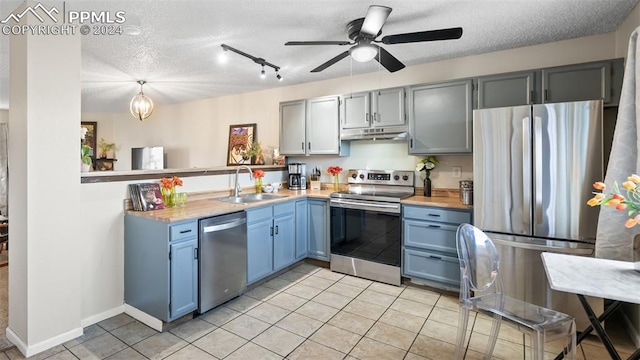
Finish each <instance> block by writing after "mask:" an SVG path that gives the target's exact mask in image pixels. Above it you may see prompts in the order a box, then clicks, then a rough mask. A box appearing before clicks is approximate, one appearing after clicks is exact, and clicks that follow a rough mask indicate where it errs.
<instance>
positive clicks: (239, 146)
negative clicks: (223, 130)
mask: <svg viewBox="0 0 640 360" xmlns="http://www.w3.org/2000/svg"><path fill="white" fill-rule="evenodd" d="M254 141H256V124H242V125H231V126H229V147H228V153H227V166H232V165H247V164H251V159H252V157H251V156H248V155H247V150H249V144H251V143H253V142H254Z"/></svg>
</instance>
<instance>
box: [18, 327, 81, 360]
mask: <svg viewBox="0 0 640 360" xmlns="http://www.w3.org/2000/svg"><path fill="white" fill-rule="evenodd" d="M81 335H82V328H81V327H79V328H75V329H73V330H69V331H67V332H65V333H63V334H60V335H58V336H54V337H52V338H49V339H47V340H45V341H42V342H39V343H37V344H34V345H30V346H29V345H27V344H25V343H24V341H22V339H20V337H19V336H18V335H17V334H16V333H15V332H13V330H11V328H7V334H6V336H7V339H9V341H11V342H12V343H13V344H14V345H15V346H16V347H17V348H18V350H20V352H21V353H22V354H23V355H24V356H25V357H27V358H28V357H30V356H33V355H35V354H38V353H41V352H43V351H45V350H48V349H51V348H52V347H54V346H58V345H60V344H63V343H65V342H67V341H69V340H73V339H75V338H77V337H78V336H81Z"/></svg>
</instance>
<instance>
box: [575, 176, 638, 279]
mask: <svg viewBox="0 0 640 360" xmlns="http://www.w3.org/2000/svg"><path fill="white" fill-rule="evenodd" d="M593 188H594V189H596V190H597V191H594V192H593V195H594V196H593V197H592V198H591V199H589V201H587V205H589V206H601V205H604V206H609V207H613V208H615V209H616V210H618V211H626V212H627V217H628V219H627V221H626V222H625V223H624V226H625V227H626V228H627V229H631V228H633V227H634V226H636V225H638V224H640V176H639V175H637V174H631V175H630V176H629V177H627V181H625V182H623V183H622V188H623V189H624V191H622V189H620V186H618V182H617V181H614V182H613V186H612V187H611V188H612V191H610V192H609V193H605V190H606V189H607V185H606V184H605V183H603V182H601V181H597V182H595V183H593ZM632 251H633V256H632V259H633V262H634V268H635V269H636V270H637V271H640V234H636V235H635V236H634V238H633V244H632Z"/></svg>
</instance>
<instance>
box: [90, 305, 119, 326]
mask: <svg viewBox="0 0 640 360" xmlns="http://www.w3.org/2000/svg"><path fill="white" fill-rule="evenodd" d="M123 312H124V304H122V305H120V306H117V307H115V308H113V309H110V310H107V311H105V312H103V313H100V314H97V315H93V316H90V317H88V318H86V319H82V320H80V325H81V326H82V327H83V328H86V327H87V326H89V325H93V324H96V323H99V322H100V321H102V320H107V319H108V318H111V317H114V316H116V315H119V314H122V313H123Z"/></svg>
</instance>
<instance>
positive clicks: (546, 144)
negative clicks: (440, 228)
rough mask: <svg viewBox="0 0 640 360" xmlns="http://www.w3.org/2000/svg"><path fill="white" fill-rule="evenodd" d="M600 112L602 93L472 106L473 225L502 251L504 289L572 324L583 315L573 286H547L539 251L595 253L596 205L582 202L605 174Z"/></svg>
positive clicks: (583, 321) (582, 320) (599, 304)
mask: <svg viewBox="0 0 640 360" xmlns="http://www.w3.org/2000/svg"><path fill="white" fill-rule="evenodd" d="M602 113H603V109H602V101H581V102H571V103H555V104H540V105H530V106H529V105H527V106H517V107H508V108H495V109H480V110H475V111H474V113H473V180H474V199H473V202H474V205H473V210H474V211H473V213H474V225H475V226H476V227H478V228H480V229H482V230H484V231H485V232H487V233H488V235H489V237H490V238H491V239H492V240H493V241H494V243H495V244H496V247H497V248H498V251H499V252H500V263H501V271H502V274H503V283H504V284H503V285H504V291H505V293H507V294H508V295H510V296H513V297H516V298H519V299H522V300H525V301H528V302H531V303H534V304H538V305H541V306H545V307H549V308H553V309H556V310H559V311H562V312H565V313H569V314H571V315H574V316H576V318H577V321H578V324H579V325H578V328H581V327H582V326H580V325H585V324H588V322H587V321H586V317H585V316H584V315H583V311H580V310H581V307H580V306H579V303H578V301H577V299H576V296H575V294H567V293H561V292H556V291H553V290H551V289H550V288H549V285H548V282H547V278H546V275H545V272H544V267H543V265H542V260H541V258H540V254H541V253H542V252H545V251H548V252H556V253H568V254H574V255H583V256H593V253H594V248H595V237H596V225H597V222H598V221H597V217H598V209H597V208H591V207H589V206H587V205H586V203H587V200H588V199H589V198H591V197H592V196H593V195H592V191H593V190H592V184H593V183H594V182H595V181H601V180H602V179H603V178H604V172H603V171H604V170H603V142H602V128H603V126H602V119H603V117H602ZM591 301H593V305H594V306H595V307H594V309H601V308H602V301H601V300H598V299H591Z"/></svg>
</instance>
